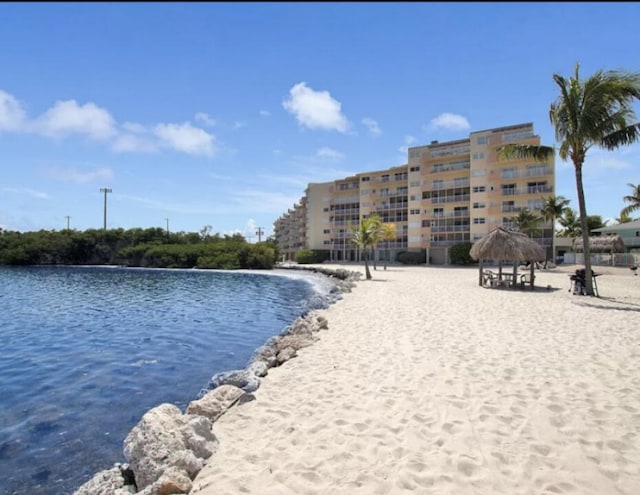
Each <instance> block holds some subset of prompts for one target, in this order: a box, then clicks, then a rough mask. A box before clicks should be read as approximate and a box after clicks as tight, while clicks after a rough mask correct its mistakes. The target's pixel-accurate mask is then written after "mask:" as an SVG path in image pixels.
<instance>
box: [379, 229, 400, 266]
mask: <svg viewBox="0 0 640 495" xmlns="http://www.w3.org/2000/svg"><path fill="white" fill-rule="evenodd" d="M395 238H396V224H395V223H383V224H381V225H380V240H381V241H393V240H395ZM387 251H389V249H388V248H387ZM384 269H385V270H386V269H387V256H385V257H384Z"/></svg>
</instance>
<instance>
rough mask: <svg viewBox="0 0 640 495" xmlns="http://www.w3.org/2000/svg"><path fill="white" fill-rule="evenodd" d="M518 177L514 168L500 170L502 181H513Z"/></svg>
mask: <svg viewBox="0 0 640 495" xmlns="http://www.w3.org/2000/svg"><path fill="white" fill-rule="evenodd" d="M516 177H518V173H517V172H516V169H515V168H503V169H502V178H503V179H515V178H516Z"/></svg>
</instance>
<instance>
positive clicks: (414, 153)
mask: <svg viewBox="0 0 640 495" xmlns="http://www.w3.org/2000/svg"><path fill="white" fill-rule="evenodd" d="M409 158H420V152H419V151H415V150H410V151H409Z"/></svg>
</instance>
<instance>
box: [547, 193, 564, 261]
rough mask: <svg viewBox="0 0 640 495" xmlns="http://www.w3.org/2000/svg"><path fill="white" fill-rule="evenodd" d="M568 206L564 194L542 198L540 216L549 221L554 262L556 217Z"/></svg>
mask: <svg viewBox="0 0 640 495" xmlns="http://www.w3.org/2000/svg"><path fill="white" fill-rule="evenodd" d="M567 206H569V200H568V199H567V198H565V197H564V196H555V195H551V196H549V197H548V198H547V199H545V200H544V203H543V205H542V209H541V210H540V213H542V218H544V220H545V221H551V258H552V259H553V261H554V262H555V256H556V218H558V217H559V216H561V215H562V212H563V210H564V209H565V208H566V207H567Z"/></svg>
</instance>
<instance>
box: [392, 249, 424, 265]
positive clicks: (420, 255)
mask: <svg viewBox="0 0 640 495" xmlns="http://www.w3.org/2000/svg"><path fill="white" fill-rule="evenodd" d="M426 256H427V252H426V251H425V250H424V249H421V250H420V251H404V252H402V253H398V261H399V262H400V263H402V264H404V265H423V264H424V263H425V258H426Z"/></svg>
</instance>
